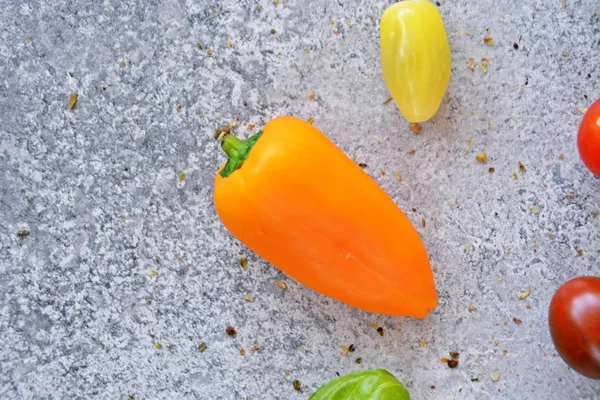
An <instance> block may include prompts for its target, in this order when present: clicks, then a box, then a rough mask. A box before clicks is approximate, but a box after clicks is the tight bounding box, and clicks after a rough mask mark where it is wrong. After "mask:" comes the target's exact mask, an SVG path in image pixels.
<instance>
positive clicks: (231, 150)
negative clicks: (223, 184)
mask: <svg viewBox="0 0 600 400" xmlns="http://www.w3.org/2000/svg"><path fill="white" fill-rule="evenodd" d="M261 135H262V131H260V132H258V133H257V134H256V135H254V136H251V137H250V138H248V139H245V140H241V139H239V138H237V137H235V136H234V135H233V134H232V133H231V128H229V127H228V126H225V125H224V126H220V127H219V128H217V130H216V131H215V135H214V137H215V139H217V140H219V141H221V148H222V149H223V151H224V152H225V154H227V157H228V159H227V164H225V167H224V168H223V169H222V170H221V176H222V177H223V178H227V177H228V176H229V175H231V174H232V173H233V172H234V171H236V170H237V169H239V168H241V166H242V164H244V161H246V158H248V155H249V154H250V151H251V150H252V147H253V146H254V144H255V143H256V141H257V140H258V138H260V136H261Z"/></svg>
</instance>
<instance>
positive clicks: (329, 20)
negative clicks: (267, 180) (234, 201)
mask: <svg viewBox="0 0 600 400" xmlns="http://www.w3.org/2000/svg"><path fill="white" fill-rule="evenodd" d="M389 3H390V1H381V0H377V1H368V2H367V1H358V0H354V1H344V2H341V1H339V2H337V1H309V0H281V3H280V4H274V3H273V1H248V0H242V1H229V0H227V1H216V0H205V1H200V0H196V1H193V0H177V1H175V0H169V1H150V0H149V1H141V0H140V1H122V0H110V1H109V0H105V1H100V0H94V1H90V0H88V1H84V0H69V1H62V0H61V1H38V0H30V1H27V2H21V1H17V0H1V1H0V6H1V7H0V9H1V10H2V11H0V77H1V79H0V122H1V126H0V172H1V175H0V193H1V195H0V217H1V218H0V331H1V338H2V341H1V343H2V345H1V347H0V369H1V373H0V397H1V398H3V399H46V398H61V399H96V398H97V399H127V398H129V396H131V397H133V398H135V399H136V400H137V399H183V398H198V399H221V398H222V399H246V398H251V399H301V398H307V397H308V394H309V393H311V392H312V391H314V390H315V389H316V388H317V387H318V386H320V385H321V384H323V383H325V382H326V381H328V380H330V379H332V378H334V377H335V376H336V373H339V374H345V373H348V372H351V371H355V370H360V369H366V368H386V369H388V370H389V371H390V372H392V373H393V374H395V375H396V376H397V377H398V378H399V379H401V380H402V381H403V382H404V383H405V384H406V385H407V387H408V388H409V390H410V392H411V394H412V396H413V398H414V399H598V398H600V382H598V381H592V380H589V379H585V378H583V377H581V376H579V375H577V374H576V373H575V372H573V371H572V370H570V369H569V368H568V367H567V366H566V365H565V364H564V363H563V362H562V361H561V359H560V358H559V357H558V355H557V354H556V352H555V351H554V348H553V345H552V342H551V340H550V337H549V333H548V329H547V316H546V313H547V305H548V302H549V300H550V298H551V295H552V293H553V292H554V290H555V289H556V288H557V287H558V286H559V285H560V284H561V283H562V282H564V281H565V280H567V279H568V278H571V277H574V276H578V275H585V274H595V275H599V274H600V249H599V248H598V243H599V241H600V218H599V217H598V211H600V181H599V180H598V179H596V178H594V177H593V176H592V175H591V174H590V173H588V171H587V170H586V169H585V168H584V166H583V165H582V163H581V161H580V160H579V157H578V153H577V148H576V131H577V127H578V124H579V121H580V120H581V116H582V115H581V112H580V110H579V109H580V108H584V107H587V106H589V104H590V103H591V102H592V101H593V100H594V99H595V98H597V97H598V96H600V78H599V73H600V68H599V67H598V65H599V64H600V44H599V43H600V3H598V1H596V0H567V1H566V7H563V5H562V4H561V3H562V2H561V1H558V0H552V1H550V0H530V1H517V0H507V1H494V0H479V1H467V0H456V1H448V0H440V3H441V5H440V7H439V9H440V11H441V12H442V14H443V17H444V20H445V23H446V27H447V31H448V34H449V37H450V43H451V47H452V57H453V74H452V79H451V84H450V88H449V90H448V94H447V101H446V102H444V104H443V105H442V107H441V109H440V111H439V113H438V114H437V115H436V117H435V118H434V119H433V120H431V121H430V122H427V123H425V124H423V131H422V132H421V133H420V134H419V135H415V134H413V133H411V131H410V130H409V127H408V124H407V123H406V122H405V121H404V120H403V119H402V117H401V116H400V114H399V112H398V111H397V109H396V108H395V105H394V103H390V104H387V105H383V104H382V103H383V102H384V100H385V99H386V98H387V97H388V93H387V91H386V88H385V86H384V84H383V82H382V79H381V75H380V63H379V43H378V17H379V15H380V14H381V12H382V11H383V9H384V8H385V6H386V5H387V4H389ZM257 6H260V7H261V9H260V10H259V11H257V9H256V8H257ZM272 29H274V32H275V33H271V30H272ZM486 29H489V31H486ZM484 36H490V37H492V38H493V39H494V41H495V46H492V47H490V46H486V45H485V44H484V43H483V37H484ZM228 41H230V44H231V46H228ZM514 43H517V44H518V49H515V47H516V46H514ZM200 47H201V48H200ZM209 49H210V50H211V51H212V54H211V55H208V54H207V51H208V50H209ZM563 52H564V53H563ZM484 57H485V58H488V59H489V63H488V64H489V67H488V70H487V72H484V71H483V70H482V69H481V68H480V65H481V61H480V60H481V58H484ZM471 58H473V59H474V60H475V61H476V63H477V66H476V68H475V70H474V71H471V70H470V68H469V66H468V62H469V59H471ZM312 91H314V93H315V96H316V98H315V100H310V99H309V98H308V96H309V93H311V92H312ZM74 92H77V93H78V94H79V98H78V102H77V105H76V107H75V109H74V110H72V111H70V110H68V100H69V96H70V95H71V94H72V93H74ZM284 114H290V115H296V116H299V117H301V118H309V117H314V124H315V125H316V126H317V127H318V128H319V129H321V130H322V131H323V132H325V133H326V134H327V135H329V136H330V137H331V139H332V140H333V141H334V142H335V143H337V144H338V145H339V146H341V147H342V148H343V149H344V150H345V151H346V152H347V153H348V154H350V155H351V156H352V157H353V158H354V159H355V160H357V162H363V163H366V164H368V167H367V171H368V172H369V173H370V174H371V175H372V176H373V177H374V178H375V179H376V180H377V181H378V182H380V183H381V185H382V186H383V187H384V188H385V189H386V190H387V191H388V192H389V193H390V194H391V195H392V196H393V198H394V199H395V201H396V202H397V203H398V204H399V205H400V206H401V207H402V208H403V209H404V210H405V211H406V212H407V214H408V215H409V217H410V218H411V220H412V221H414V223H415V225H416V226H417V227H418V230H419V232H420V233H421V234H422V237H423V239H424V241H425V243H426V245H427V248H428V250H429V252H430V257H431V262H432V265H433V268H434V270H435V277H436V282H437V288H438V292H439V296H440V301H439V307H438V308H437V310H436V311H435V312H433V313H432V314H431V315H430V317H429V318H427V319H425V320H413V319H410V318H392V317H385V316H381V315H372V314H368V313H364V312H361V311H358V310H355V309H352V308H349V307H347V306H344V305H342V304H339V303H337V302H335V301H333V300H330V299H327V298H324V297H322V296H320V295H318V294H315V293H314V292H312V291H311V290H310V289H308V288H306V287H303V286H301V285H299V284H297V283H295V282H294V281H292V280H290V279H289V278H287V277H286V276H284V275H283V274H281V273H279V272H278V271H277V270H276V269H275V268H273V267H271V266H269V265H268V264H266V263H265V262H263V261H261V260H260V259H259V258H258V257H256V256H255V255H253V254H251V253H250V252H249V251H248V250H247V249H246V248H245V247H244V246H243V245H242V244H240V243H238V242H237V241H236V240H234V239H233V238H232V237H231V236H230V235H229V234H228V233H227V232H226V231H225V230H224V228H223V227H222V225H221V224H220V223H219V221H218V218H217V216H216V214H215V211H214V207H213V204H212V182H213V176H214V174H215V171H216V169H217V167H218V166H219V165H220V164H221V163H222V162H223V161H224V155H223V154H222V152H221V151H220V149H219V148H218V146H217V143H215V141H214V140H213V139H212V138H211V134H212V131H213V129H214V128H215V127H216V126H218V125H220V124H221V123H223V122H228V121H233V120H235V119H236V118H239V122H238V125H239V129H237V131H238V133H239V134H240V135H242V136H245V135H247V134H248V133H249V131H248V129H247V126H246V124H250V123H251V124H255V125H256V126H257V127H260V126H262V125H263V124H265V123H266V122H267V121H268V120H269V119H271V118H273V117H275V116H278V115H284ZM411 150H414V154H412V155H411V154H409V152H410V151H411ZM480 152H486V154H487V155H488V158H489V162H488V164H487V165H482V164H479V163H477V162H476V161H475V154H477V153H480ZM561 155H563V156H561ZM519 162H521V163H522V164H523V165H524V166H525V167H526V172H524V173H523V172H521V171H520V170H519ZM490 167H493V168H495V172H494V173H490V172H488V169H489V168H490ZM381 171H385V172H386V173H385V175H384V174H382V172H381ZM181 172H183V173H184V174H185V178H184V179H183V180H182V181H180V179H179V174H180V173H181ZM396 172H399V173H401V177H402V181H401V182H398V181H397V179H396ZM513 174H516V177H517V178H518V179H516V178H515V177H514V176H513ZM182 177H183V176H182ZM251 195H252V194H251V193H249V194H248V196H251ZM240 203H242V204H243V199H240ZM422 220H425V221H426V227H423V226H422V225H421V221H422ZM23 230H28V231H29V232H30V234H29V236H27V237H24V238H20V237H18V236H17V233H19V232H21V231H23ZM240 257H247V258H248V266H247V269H246V270H244V269H242V268H241V267H240V265H239V261H238V260H239V258H240ZM158 260H159V261H158ZM153 270H154V271H155V272H156V275H153ZM279 280H282V281H284V282H285V283H286V284H287V289H285V290H281V289H280V288H279V287H278V286H277V282H278V281H279ZM528 287H530V293H531V294H530V296H529V297H527V298H526V299H524V300H519V294H520V293H522V292H525V291H527V290H528ZM245 294H250V295H251V296H252V301H250V302H248V301H246V300H245V298H244V295H245ZM470 307H471V311H470ZM475 308H476V309H475ZM514 317H516V318H519V319H521V320H522V323H521V324H516V323H514V322H513V318H514ZM228 325H231V326H233V327H234V328H235V329H236V331H237V336H236V337H235V338H231V337H229V336H227V335H226V334H225V328H226V327H227V326H228ZM376 326H382V327H384V328H385V335H384V336H383V337H381V336H379V335H378V333H377V331H376V330H375V327H376ZM157 343H160V346H161V348H160V349H158V348H156V347H157V346H158V345H157ZM201 343H205V344H206V346H207V349H206V351H204V352H200V351H198V346H199V345H200V344H201ZM254 344H258V345H259V349H258V350H257V351H252V349H253V345H254ZM349 344H354V346H355V349H356V350H355V351H354V352H353V353H349V354H347V355H342V349H341V348H340V346H343V345H349ZM160 346H158V347H160ZM241 349H245V355H240V350H241ZM450 351H458V352H460V364H459V366H458V368H456V369H449V368H448V367H447V366H446V365H444V364H443V363H442V362H440V358H442V357H448V352H450ZM359 357H360V358H362V360H363V363H362V364H360V365H359V364H357V363H356V361H355V360H356V359H357V358H359ZM494 373H500V374H501V377H500V379H499V380H498V381H497V382H494V381H492V379H491V377H490V374H494ZM475 378H478V380H476V379H475ZM295 379H297V380H299V381H300V382H301V388H302V392H301V393H299V392H296V391H295V390H294V388H293V386H292V381H293V380H295Z"/></svg>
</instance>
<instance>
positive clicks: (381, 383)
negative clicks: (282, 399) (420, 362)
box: [309, 369, 410, 400]
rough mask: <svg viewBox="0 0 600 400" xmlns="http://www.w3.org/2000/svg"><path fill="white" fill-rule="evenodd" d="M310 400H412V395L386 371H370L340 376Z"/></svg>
mask: <svg viewBox="0 0 600 400" xmlns="http://www.w3.org/2000/svg"><path fill="white" fill-rule="evenodd" d="M309 400H410V394H409V393H408V390H406V388H405V387H404V385H403V384H402V382H400V381H399V380H398V379H396V377H395V376H394V375H392V374H390V373H389V372H388V371H386V370H385V369H370V370H366V371H357V372H352V373H350V374H348V375H343V376H340V377H338V378H336V379H334V380H332V381H330V382H328V383H326V384H325V385H323V386H321V387H320V388H319V390H317V391H316V392H315V393H313V394H311V395H310V397H309Z"/></svg>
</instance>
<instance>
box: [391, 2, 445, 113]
mask: <svg viewBox="0 0 600 400" xmlns="http://www.w3.org/2000/svg"><path fill="white" fill-rule="evenodd" d="M379 34H380V40H381V68H382V72H383V79H384V81H385V84H386V86H387V88H388V90H389V91H390V93H391V94H392V97H393V98H394V100H395V102H396V104H397V106H398V108H399V109H400V112H401V113H402V115H403V116H404V118H405V119H407V120H408V121H409V122H424V121H427V120H428V119H430V118H431V117H433V116H434V115H435V113H436V112H437V110H438V108H439V106H440V104H441V102H442V98H443V97H444V94H445V93H446V89H447V88H448V83H449V81H450V69H451V67H452V60H451V56H450V45H449V44H448V37H447V34H446V29H445V28H444V22H443V21H442V16H441V15H440V13H439V11H438V10H437V8H436V6H434V5H433V4H432V3H431V2H430V1H429V0H404V1H401V2H398V3H395V4H392V5H390V6H389V7H388V8H387V9H386V10H385V11H384V12H383V14H382V16H381V21H380V32H379Z"/></svg>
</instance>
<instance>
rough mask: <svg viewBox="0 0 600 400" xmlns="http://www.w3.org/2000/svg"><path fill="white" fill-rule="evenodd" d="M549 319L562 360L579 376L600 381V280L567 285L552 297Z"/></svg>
mask: <svg viewBox="0 0 600 400" xmlns="http://www.w3.org/2000/svg"><path fill="white" fill-rule="evenodd" d="M548 319H549V323H550V334H551V335H552V340H553V341H554V346H555V347H556V350H557V351H558V354H560V356H561V357H562V359H563V360H565V362H566V363H567V364H568V365H569V366H570V367H571V368H573V369H574V370H575V371H577V372H579V373H580V374H582V375H585V376H587V377H588V378H592V379H600V278H597V277H593V276H581V277H578V278H575V279H571V280H570V281H567V282H566V283H564V284H563V285H562V286H561V287H560V288H558V290H557V291H556V293H555V294H554V296H553V297H552V301H551V302H550V312H549V318H548Z"/></svg>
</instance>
